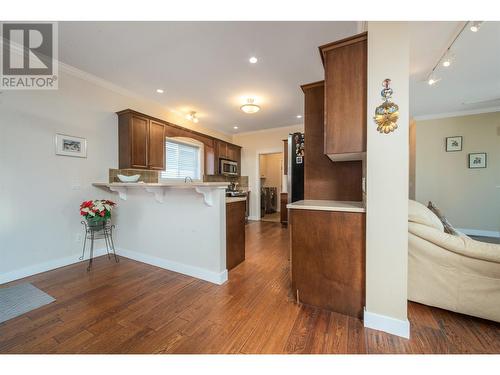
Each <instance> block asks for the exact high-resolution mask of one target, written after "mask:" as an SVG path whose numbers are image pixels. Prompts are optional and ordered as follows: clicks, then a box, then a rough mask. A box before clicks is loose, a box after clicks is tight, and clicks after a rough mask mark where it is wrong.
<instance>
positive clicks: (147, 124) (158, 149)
mask: <svg viewBox="0 0 500 375" xmlns="http://www.w3.org/2000/svg"><path fill="white" fill-rule="evenodd" d="M118 150H119V168H120V169H126V168H132V169H154V170H164V169H165V126H164V125H163V124H162V123H160V122H157V121H154V120H151V119H150V118H148V117H145V116H141V115H139V114H136V113H132V112H129V111H122V112H118Z"/></svg>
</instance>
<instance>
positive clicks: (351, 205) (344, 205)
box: [286, 200, 366, 212]
mask: <svg viewBox="0 0 500 375" xmlns="http://www.w3.org/2000/svg"><path fill="white" fill-rule="evenodd" d="M286 207H287V208H289V209H292V210H293V209H295V210H317V211H337V212H366V209H365V205H364V203H363V202H352V201H329V200H302V201H297V202H293V203H289V204H287V206H286Z"/></svg>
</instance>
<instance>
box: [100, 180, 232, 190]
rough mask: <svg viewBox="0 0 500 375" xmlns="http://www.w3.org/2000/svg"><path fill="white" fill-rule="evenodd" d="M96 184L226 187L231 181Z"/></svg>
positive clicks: (101, 184) (101, 183)
mask: <svg viewBox="0 0 500 375" xmlns="http://www.w3.org/2000/svg"><path fill="white" fill-rule="evenodd" d="M92 185H94V186H105V187H112V186H113V187H126V188H129V187H173V188H189V187H194V186H196V187H213V188H224V189H225V188H226V187H227V186H228V185H229V182H197V181H194V182H158V183H146V182H95V183H93V184H92Z"/></svg>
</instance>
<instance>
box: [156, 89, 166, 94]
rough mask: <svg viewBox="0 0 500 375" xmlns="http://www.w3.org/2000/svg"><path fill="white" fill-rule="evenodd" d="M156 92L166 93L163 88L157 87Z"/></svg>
mask: <svg viewBox="0 0 500 375" xmlns="http://www.w3.org/2000/svg"><path fill="white" fill-rule="evenodd" d="M156 92H157V93H158V94H163V93H164V91H163V89H156Z"/></svg>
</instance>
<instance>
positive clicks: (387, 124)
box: [373, 78, 399, 134]
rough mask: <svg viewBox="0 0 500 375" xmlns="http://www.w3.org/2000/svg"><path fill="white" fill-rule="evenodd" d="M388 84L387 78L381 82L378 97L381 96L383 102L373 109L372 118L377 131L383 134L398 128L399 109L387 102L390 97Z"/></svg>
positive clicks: (390, 90)
mask: <svg viewBox="0 0 500 375" xmlns="http://www.w3.org/2000/svg"><path fill="white" fill-rule="evenodd" d="M390 84H391V80H390V79H389V78H386V79H384V81H383V82H382V86H383V87H384V88H383V89H382V91H381V92H380V95H382V100H383V101H384V102H383V103H382V104H381V105H379V106H378V107H377V108H376V109H375V117H374V118H373V120H374V121H375V123H376V124H377V131H379V132H380V133H384V134H388V133H390V132H393V131H394V130H396V129H397V128H398V124H397V121H398V119H399V107H398V105H397V104H395V103H393V102H391V101H390V100H389V99H391V97H392V89H391V88H390V87H389V85H390Z"/></svg>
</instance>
